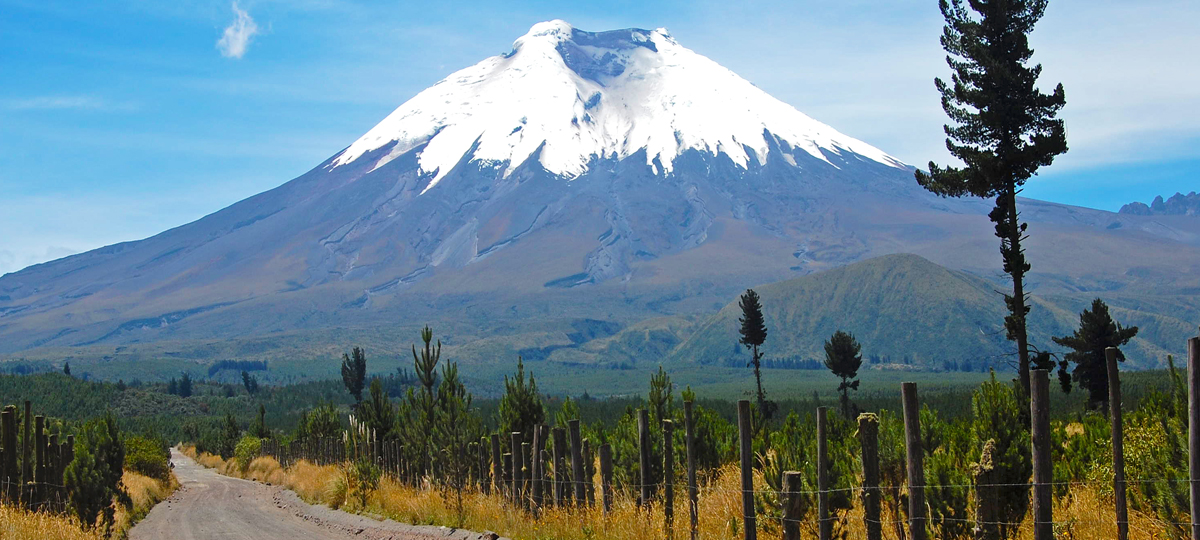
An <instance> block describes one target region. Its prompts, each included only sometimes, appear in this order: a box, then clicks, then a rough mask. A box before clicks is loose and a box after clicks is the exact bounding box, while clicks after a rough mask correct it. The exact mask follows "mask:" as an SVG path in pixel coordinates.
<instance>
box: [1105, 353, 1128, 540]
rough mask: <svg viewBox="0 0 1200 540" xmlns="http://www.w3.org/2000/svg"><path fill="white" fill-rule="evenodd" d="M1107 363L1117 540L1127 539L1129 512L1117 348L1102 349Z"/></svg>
mask: <svg viewBox="0 0 1200 540" xmlns="http://www.w3.org/2000/svg"><path fill="white" fill-rule="evenodd" d="M1104 359H1105V360H1106V361H1107V362H1108V410H1109V413H1110V414H1109V417H1110V418H1111V419H1112V450H1113V499H1114V502H1115V503H1116V507H1117V540H1126V539H1127V538H1129V510H1128V508H1127V507H1126V505H1125V430H1124V427H1123V426H1122V425H1121V373H1120V371H1118V369H1117V348H1116V347H1108V348H1106V349H1104Z"/></svg>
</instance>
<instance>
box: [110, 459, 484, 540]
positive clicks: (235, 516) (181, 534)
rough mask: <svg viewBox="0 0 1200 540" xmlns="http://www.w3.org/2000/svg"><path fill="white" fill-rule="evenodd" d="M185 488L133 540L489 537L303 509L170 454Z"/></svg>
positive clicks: (270, 489) (273, 490) (290, 496)
mask: <svg viewBox="0 0 1200 540" xmlns="http://www.w3.org/2000/svg"><path fill="white" fill-rule="evenodd" d="M171 460H172V461H173V462H174V463H175V474H176V476H178V477H179V482H180V484H181V486H182V487H180V488H179V490H178V491H176V492H175V494H174V495H172V496H171V497H170V498H169V499H167V500H166V501H163V502H162V503H160V504H159V505H158V506H156V507H154V509H153V510H151V511H150V514H149V515H148V516H146V519H144V520H142V521H141V523H138V524H137V526H136V527H134V528H133V530H132V531H131V532H130V536H129V537H130V539H131V540H215V539H222V540H224V539H235V540H236V539H245V540H307V539H314V540H327V539H328V540H333V539H338V540H340V539H344V538H351V537H353V538H360V539H368V540H384V539H394V540H433V539H439V540H441V539H450V540H486V539H491V538H495V536H492V535H490V534H478V533H474V532H470V531H463V530H455V529H449V528H445V527H428V526H413V525H406V524H402V523H396V522H394V521H390V520H387V521H376V520H373V519H369V518H365V517H362V516H357V515H353V514H348V513H345V512H340V511H336V510H330V509H329V508H328V507H324V506H313V505H310V504H307V503H305V502H304V501H302V500H300V498H299V497H297V496H296V494H295V493H293V492H291V491H289V490H285V489H282V488H280V487H277V486H267V485H263V484H259V483H257V482H250V481H247V480H239V479H237V478H230V477H228V476H222V475H220V474H217V473H216V472H214V471H212V470H209V469H205V468H204V467H202V466H200V465H199V464H197V463H196V462H195V461H192V460H191V459H190V458H188V457H187V456H184V455H183V454H180V453H179V452H177V451H175V450H174V449H172V450H171Z"/></svg>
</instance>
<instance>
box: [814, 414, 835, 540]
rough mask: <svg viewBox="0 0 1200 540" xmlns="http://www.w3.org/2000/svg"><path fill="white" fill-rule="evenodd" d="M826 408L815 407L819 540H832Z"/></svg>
mask: <svg viewBox="0 0 1200 540" xmlns="http://www.w3.org/2000/svg"><path fill="white" fill-rule="evenodd" d="M827 421H828V410H827V409H826V408H825V407H817V520H818V522H817V529H818V533H817V534H818V535H819V536H820V538H821V540H832V537H833V522H832V521H830V520H829V445H828V441H827V440H826V431H827V430H826V425H825V424H826V422H827Z"/></svg>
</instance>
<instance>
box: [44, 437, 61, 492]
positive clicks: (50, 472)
mask: <svg viewBox="0 0 1200 540" xmlns="http://www.w3.org/2000/svg"><path fill="white" fill-rule="evenodd" d="M48 439H49V442H48V443H47V444H46V482H48V483H51V484H56V485H60V486H61V485H62V469H61V468H60V465H59V460H60V459H61V457H60V456H59V453H58V451H59V446H58V434H57V433H55V434H53V435H50V436H49V437H48Z"/></svg>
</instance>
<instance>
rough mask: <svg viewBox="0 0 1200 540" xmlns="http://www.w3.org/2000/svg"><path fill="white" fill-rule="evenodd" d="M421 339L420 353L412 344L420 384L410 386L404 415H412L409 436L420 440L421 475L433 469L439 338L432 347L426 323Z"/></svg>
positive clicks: (440, 355)
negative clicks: (435, 345)
mask: <svg viewBox="0 0 1200 540" xmlns="http://www.w3.org/2000/svg"><path fill="white" fill-rule="evenodd" d="M421 341H422V342H424V344H425V346H424V348H422V349H421V351H420V354H418V353H417V346H416V345H413V347H412V355H413V372H414V373H415V374H416V376H417V381H418V382H419V383H420V386H418V387H417V388H416V389H413V388H409V389H408V395H407V397H406V401H407V402H406V403H405V406H404V411H405V414H406V415H411V418H410V419H409V420H410V422H411V424H412V426H413V431H414V433H413V434H412V437H413V438H415V439H417V440H418V441H420V443H419V444H418V445H417V447H418V449H419V451H420V455H419V456H417V460H418V464H419V466H420V468H421V469H420V471H419V472H421V473H422V474H424V473H428V472H430V471H431V470H432V466H433V456H432V455H431V454H430V452H431V451H432V444H433V437H434V432H433V431H434V428H435V426H436V424H437V406H438V403H437V398H438V396H437V390H436V389H435V386H436V385H437V379H438V376H437V364H438V361H439V360H441V358H442V341H441V340H438V342H437V347H434V346H433V330H431V329H430V328H429V327H428V326H426V327H425V328H423V329H422V330H421Z"/></svg>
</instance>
